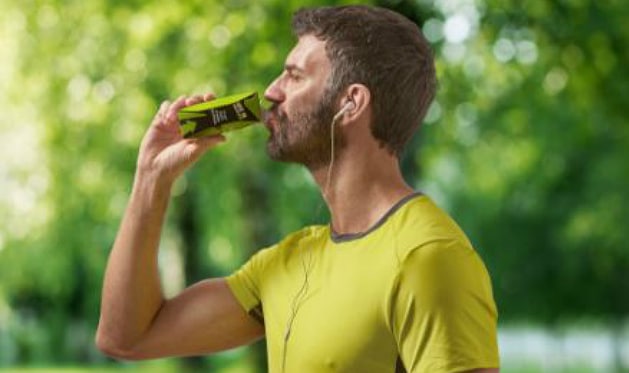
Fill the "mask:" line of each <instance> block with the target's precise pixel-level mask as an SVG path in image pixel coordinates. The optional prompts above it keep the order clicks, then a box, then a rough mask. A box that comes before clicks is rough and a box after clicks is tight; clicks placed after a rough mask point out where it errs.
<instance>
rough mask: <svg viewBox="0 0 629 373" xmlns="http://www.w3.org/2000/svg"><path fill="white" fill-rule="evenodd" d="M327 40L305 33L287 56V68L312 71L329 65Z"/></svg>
mask: <svg viewBox="0 0 629 373" xmlns="http://www.w3.org/2000/svg"><path fill="white" fill-rule="evenodd" d="M329 62H330V61H329V60H328V56H327V54H326V52H325V42H324V41H322V40H319V39H317V38H316V37H315V36H314V35H304V36H302V37H300V38H299V41H298V42H297V44H296V45H295V47H293V49H292V50H291V51H290V53H289V54H288V57H286V65H285V67H286V68H287V69H289V68H290V69H294V70H304V71H312V70H313V69H315V68H321V67H324V66H328V65H329Z"/></svg>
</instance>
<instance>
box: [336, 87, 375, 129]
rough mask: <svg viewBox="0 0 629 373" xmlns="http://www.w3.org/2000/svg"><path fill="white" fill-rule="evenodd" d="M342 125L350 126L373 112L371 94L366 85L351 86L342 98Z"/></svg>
mask: <svg viewBox="0 0 629 373" xmlns="http://www.w3.org/2000/svg"><path fill="white" fill-rule="evenodd" d="M341 97H342V98H341V110H343V111H344V115H343V119H344V120H343V121H342V124H349V123H351V122H354V121H356V120H357V119H359V118H361V117H363V116H364V115H366V114H369V113H370V112H371V110H370V107H371V92H370V91H369V88H367V86H365V85H364V84H358V83H355V84H351V85H349V86H348V87H347V89H346V90H345V94H344V95H343V96H341Z"/></svg>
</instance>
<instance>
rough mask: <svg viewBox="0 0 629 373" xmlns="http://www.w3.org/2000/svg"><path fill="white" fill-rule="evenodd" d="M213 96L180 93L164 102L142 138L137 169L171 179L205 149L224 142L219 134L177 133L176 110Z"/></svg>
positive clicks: (156, 176)
mask: <svg viewBox="0 0 629 373" xmlns="http://www.w3.org/2000/svg"><path fill="white" fill-rule="evenodd" d="M213 98H214V95H212V94H210V93H208V94H205V95H197V96H193V97H189V98H188V97H185V96H182V97H179V98H178V99H177V100H175V101H174V102H172V103H171V102H169V101H164V102H163V103H162V105H161V106H160V108H159V111H158V112H157V114H156V115H155V117H154V118H153V122H152V123H151V126H150V127H149V129H148V131H147V132H146V134H145V135H144V139H143V140H142V145H141V146H140V154H139V155H138V169H137V172H138V173H142V174H149V175H151V176H153V177H154V178H155V180H163V181H166V182H172V181H174V180H175V179H176V178H177V177H178V176H179V175H180V174H181V173H182V172H183V171H184V170H185V169H186V168H188V167H189V166H190V165H192V164H193V163H194V162H195V161H197V160H198V159H199V158H200V157H201V155H203V153H205V151H207V150H208V149H209V148H211V147H213V146H214V145H217V144H219V143H221V142H223V141H225V137H223V136H222V135H217V136H209V137H201V138H190V139H184V138H183V137H182V136H181V134H180V132H179V119H178V117H177V113H178V112H179V110H181V108H183V107H186V106H190V105H194V104H197V103H199V102H203V101H210V100H212V99H213Z"/></svg>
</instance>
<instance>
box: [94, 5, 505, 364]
mask: <svg viewBox="0 0 629 373" xmlns="http://www.w3.org/2000/svg"><path fill="white" fill-rule="evenodd" d="M293 29H294V31H295V33H296V35H297V36H298V38H299V40H298V43H297V45H296V46H295V48H294V49H293V50H292V51H291V52H290V54H289V55H288V57H287V59H286V64H285V68H284V71H283V72H282V74H281V75H280V76H279V77H278V78H277V79H276V80H275V81H274V82H273V83H272V84H271V85H270V86H269V87H268V89H267V90H266V92H265V97H266V99H267V100H269V101H271V102H272V103H273V107H272V109H271V110H270V111H269V113H268V115H267V117H266V119H265V123H266V125H267V128H268V130H269V131H270V138H269V141H268V145H267V151H268V153H269V155H270V156H271V157H272V158H273V159H276V160H280V161H287V162H299V163H301V164H303V165H305V166H306V167H307V168H308V169H309V170H310V172H311V173H312V175H313V177H314V179H315V180H316V182H317V183H318V185H319V186H320V187H321V189H322V193H323V197H324V199H325V201H326V203H327V205H328V208H329V209H330V212H331V218H332V219H331V222H330V224H329V225H328V226H314V227H307V228H305V229H303V230H301V231H299V232H296V233H293V234H290V235H289V236H287V237H286V238H285V239H284V240H282V241H281V242H280V243H278V244H276V245H274V246H272V247H270V248H267V249H264V250H261V251H259V252H258V253H257V254H255V255H254V256H253V258H251V259H250V260H249V261H248V262H247V263H246V264H245V265H244V266H243V267H242V268H241V269H240V270H239V271H237V272H236V273H234V274H232V275H231V276H229V277H227V278H219V279H210V280H206V281H202V282H200V283H197V284H195V285H192V286H191V287H189V288H187V289H185V290H184V291H183V292H182V293H181V294H179V295H177V296H176V297H175V298H173V299H168V300H167V299H164V297H163V295H162V291H161V288H160V281H159V276H158V270H157V247H158V240H159V236H160V230H161V227H162V222H163V219H164V214H165V211H166V208H167V205H168V198H169V193H170V188H171V186H172V184H173V182H174V180H175V179H176V178H177V177H178V176H179V175H180V174H181V173H182V172H183V171H184V170H185V169H186V168H187V167H189V166H190V165H192V164H193V163H194V162H195V161H196V160H197V159H199V157H200V156H201V155H202V154H203V153H204V152H205V151H206V150H207V149H209V148H211V147H213V146H215V145H216V144H218V143H219V142H221V141H224V140H225V139H224V138H223V137H222V136H215V137H208V138H203V139H188V140H186V139H182V138H181V136H180V135H179V132H178V121H177V111H178V110H180V109H181V108H182V107H184V106H187V105H191V104H194V103H197V102H200V101H203V100H210V99H212V95H209V94H208V95H205V96H202V97H201V96H195V97H191V98H185V97H182V98H179V99H178V100H176V101H175V102H173V103H169V102H165V103H163V104H162V106H161V107H160V109H159V111H158V113H157V115H156V116H155V118H154V120H153V123H152V124H151V127H150V128H149V130H148V131H147V133H146V135H145V137H144V139H143V141H142V145H141V147H140V152H139V156H138V164H137V171H136V177H135V181H134V185H133V191H132V193H131V198H130V200H129V206H128V208H127V211H126V213H125V216H124V218H123V221H122V224H121V227H120V231H119V233H118V236H117V238H116V242H115V244H114V247H113V250H112V253H111V257H110V260H109V263H108V266H107V270H106V274H105V282H104V289H103V302H102V312H101V320H100V324H99V328H98V333H97V344H98V346H99V347H100V348H101V349H102V350H103V351H104V352H105V353H107V354H109V355H111V356H114V357H118V358H123V359H145V358H154V357H162V356H184V355H196V354H207V353H212V352H216V351H220V350H224V349H229V348H232V347H236V346H240V345H243V344H246V343H250V342H251V341H253V340H256V339H258V338H260V337H263V336H265V337H266V338H267V346H268V362H269V371H271V372H396V371H408V372H431V373H432V372H461V371H473V372H496V371H498V365H499V362H498V352H497V343H496V318H497V313H496V308H495V304H494V301H493V297H492V291H491V284H490V280H489V276H488V274H487V272H486V270H485V267H484V265H483V263H482V261H481V260H480V259H479V257H478V256H477V254H476V253H475V251H474V250H473V248H472V246H471V244H470V243H469V242H468V240H467V238H466V237H465V235H464V234H463V232H462V231H461V230H460V229H459V228H458V227H457V225H456V224H455V223H454V222H453V221H452V220H451V219H450V218H449V217H448V216H447V215H446V214H445V213H444V212H442V211H441V210H440V209H439V208H438V207H437V206H435V205H434V204H433V203H432V202H431V200H430V199H429V198H428V197H426V196H424V195H422V194H421V193H417V192H415V191H414V190H413V189H412V188H411V187H409V186H408V184H406V182H405V181H404V180H403V177H402V175H401V172H400V168H399V155H400V153H401V151H402V149H403V147H404V145H405V144H406V142H407V141H408V140H409V138H410V137H411V135H412V133H413V131H414V130H415V129H416V128H417V127H418V125H419V124H420V122H421V120H422V119H423V116H424V114H425V112H426V109H427V107H428V105H429V104H430V102H431V100H432V98H433V97H434V92H435V86H436V80H435V72H434V63H433V59H432V54H431V51H430V48H429V46H428V44H427V43H426V41H425V39H424V38H423V36H422V35H421V33H420V31H419V29H418V28H417V26H415V25H414V24H412V23H411V22H410V21H408V20H407V19H405V18H404V17H402V16H400V15H398V14H396V13H393V12H391V11H387V10H384V9H379V8H372V7H367V6H348V7H337V8H318V9H310V10H302V11H299V12H298V13H296V15H295V17H294V20H293Z"/></svg>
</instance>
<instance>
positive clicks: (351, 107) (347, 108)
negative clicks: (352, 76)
mask: <svg viewBox="0 0 629 373" xmlns="http://www.w3.org/2000/svg"><path fill="white" fill-rule="evenodd" d="M355 107H356V105H355V104H354V102H353V101H347V103H346V104H345V105H344V106H343V107H342V108H341V110H339V112H338V113H336V114H335V115H334V119H332V122H336V121H337V120H338V119H339V118H340V117H341V116H342V115H343V114H345V113H346V112H348V111H350V110H354V108H355Z"/></svg>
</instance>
